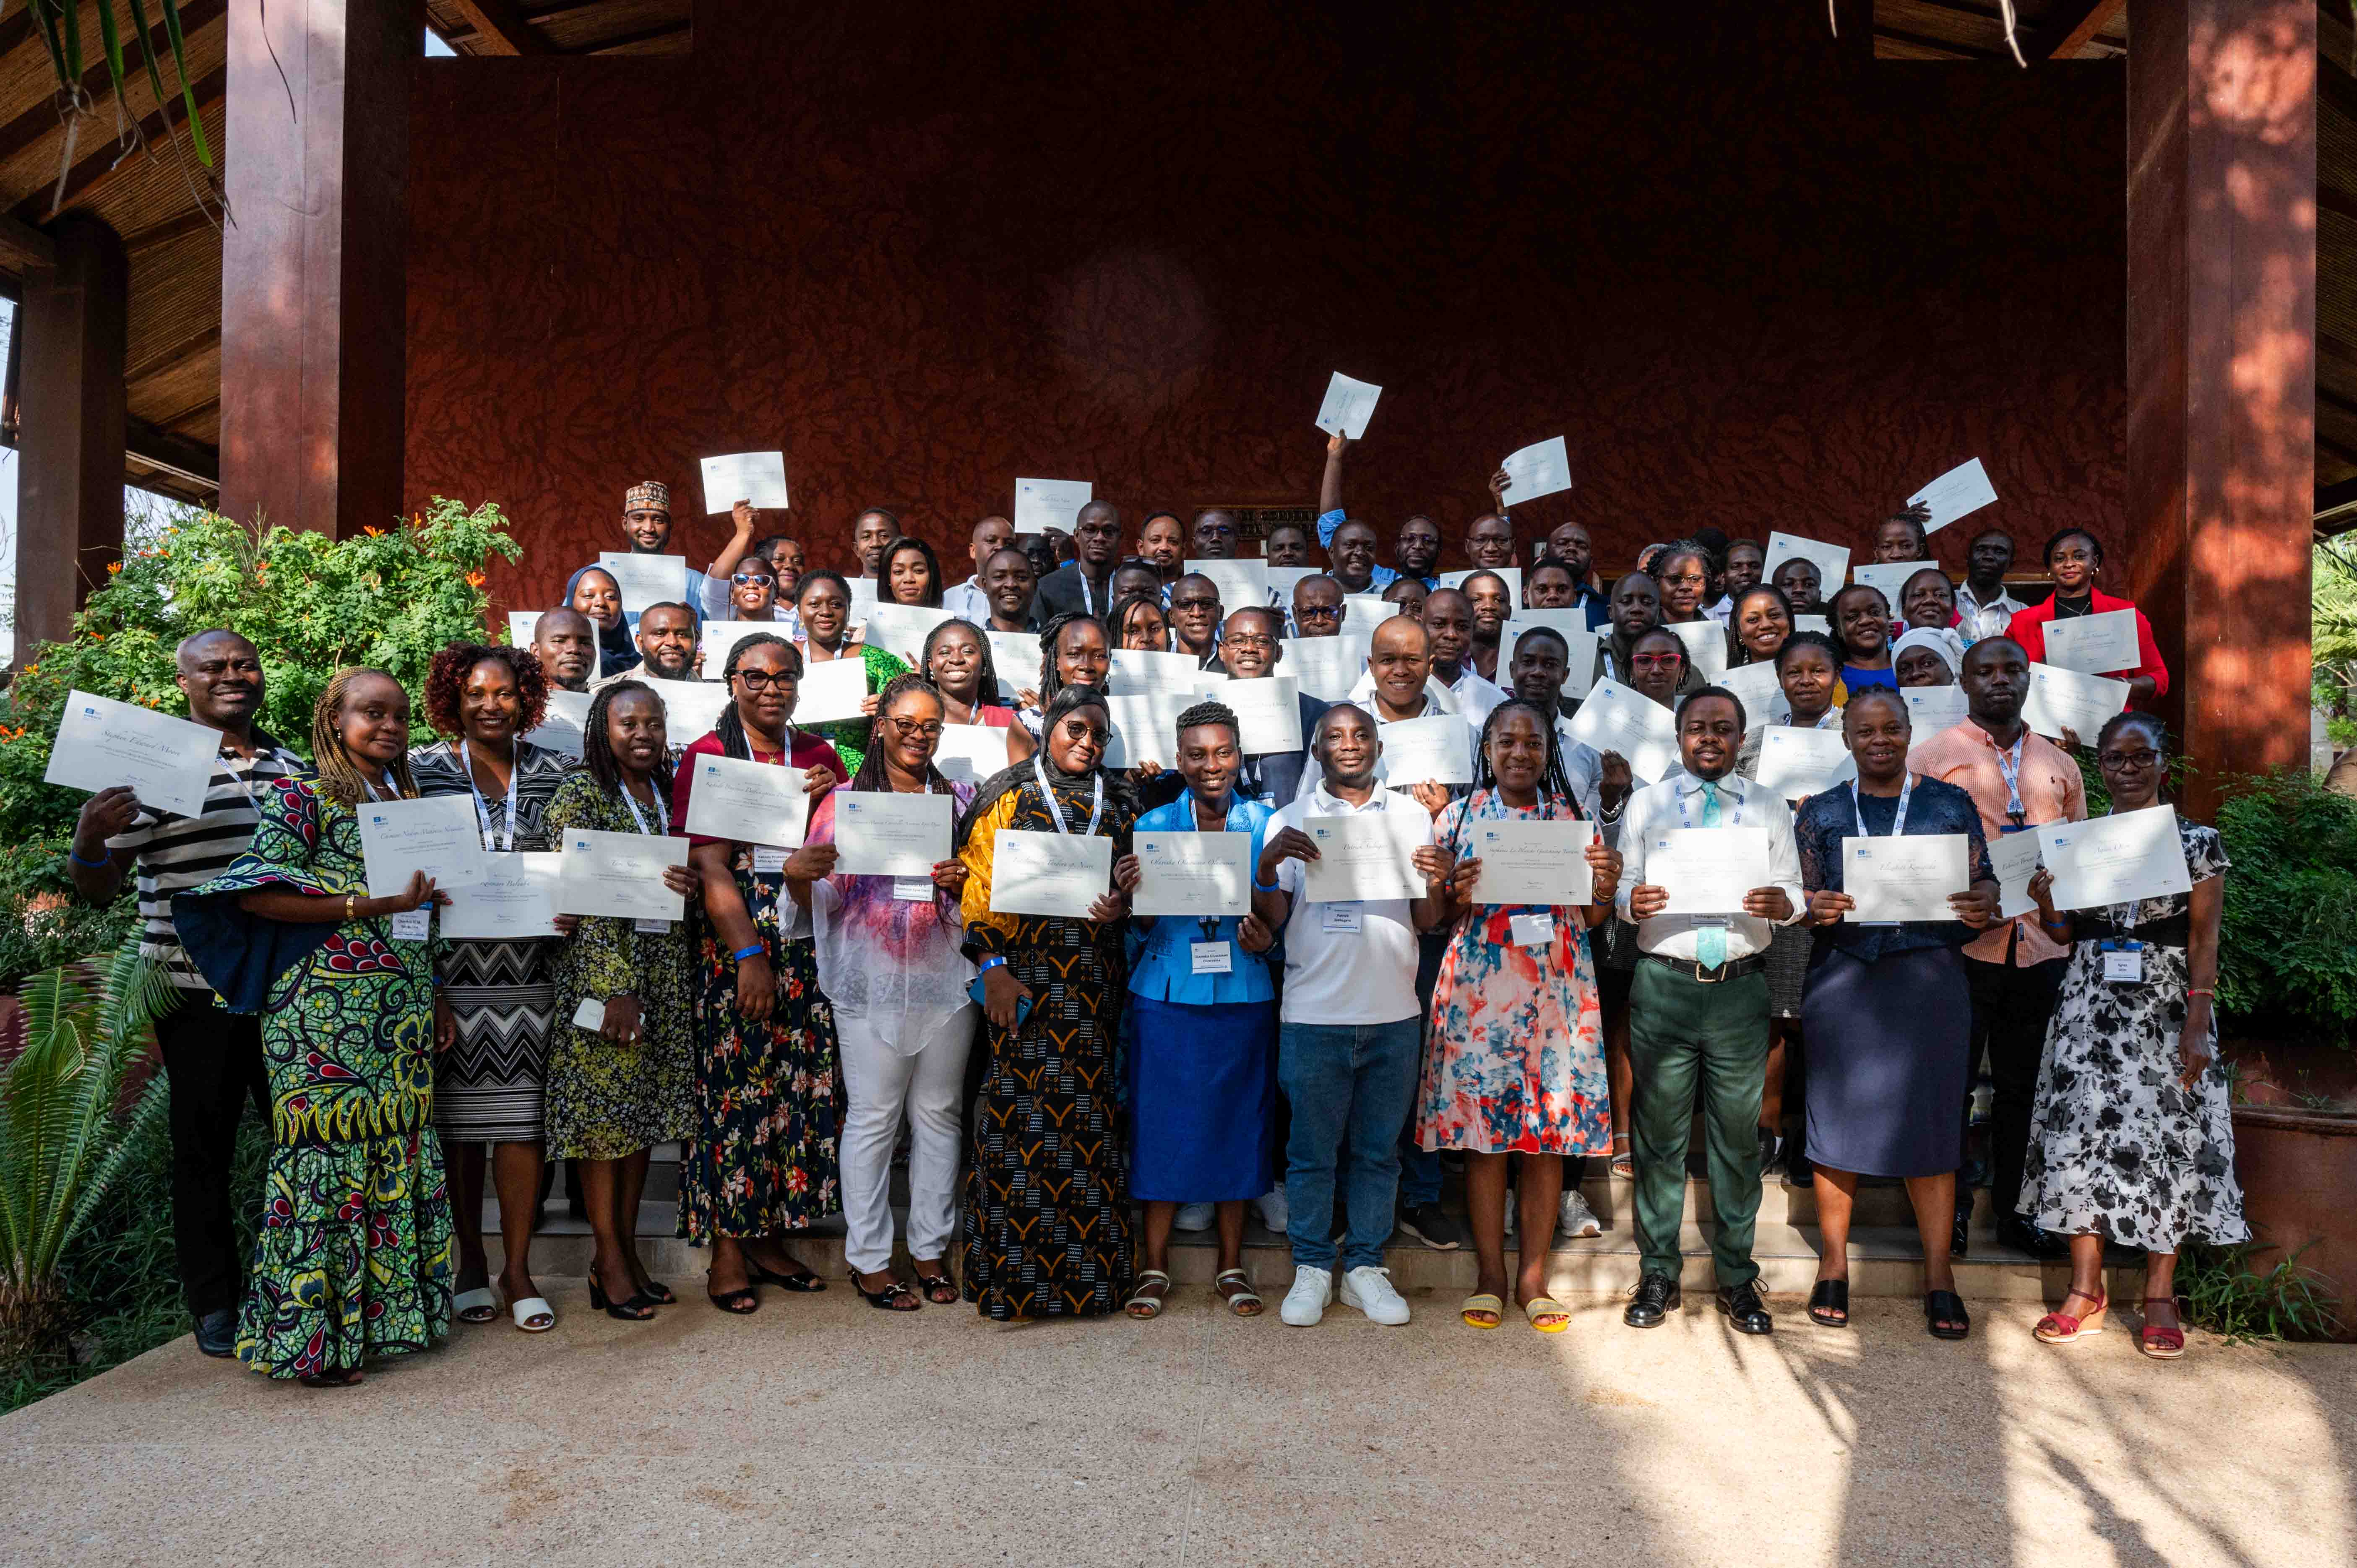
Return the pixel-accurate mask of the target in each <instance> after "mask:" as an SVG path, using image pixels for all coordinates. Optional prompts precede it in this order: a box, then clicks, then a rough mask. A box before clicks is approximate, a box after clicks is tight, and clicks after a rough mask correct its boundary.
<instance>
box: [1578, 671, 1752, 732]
mask: <svg viewBox="0 0 2357 1568" xmlns="http://www.w3.org/2000/svg"><path fill="white" fill-rule="evenodd" d="M1718 683H1719V684H1720V685H1722V686H1724V687H1726V688H1727V690H1728V691H1730V692H1732V693H1735V700H1736V701H1737V702H1738V703H1742V704H1743V727H1744V728H1745V729H1747V730H1754V729H1764V728H1766V727H1767V726H1768V725H1771V724H1772V725H1781V724H1783V723H1786V722H1787V721H1789V720H1790V719H1791V718H1792V703H1790V702H1789V701H1787V700H1786V698H1785V696H1784V687H1783V683H1782V682H1780V681H1778V680H1777V679H1776V663H1775V660H1770V659H1761V660H1754V661H1753V662H1752V663H1749V664H1738V665H1737V666H1736V667H1735V668H1734V669H1732V670H1723V671H1719V675H1718ZM1569 689H1570V688H1568V687H1566V688H1565V690H1566V691H1568V690H1569Z"/></svg>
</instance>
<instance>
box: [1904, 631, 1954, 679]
mask: <svg viewBox="0 0 2357 1568" xmlns="http://www.w3.org/2000/svg"><path fill="white" fill-rule="evenodd" d="M1963 641H1964V639H1962V638H1959V637H1958V636H1957V635H1956V634H1955V632H1954V630H1953V628H1948V627H1944V626H1943V627H1928V626H1918V627H1910V628H1908V629H1907V631H1906V632H1905V633H1903V634H1902V635H1901V636H1900V639H1899V640H1898V641H1896V642H1894V643H1892V644H1891V645H1890V668H1891V669H1892V670H1893V671H1897V670H1898V668H1899V656H1900V654H1902V653H1904V652H1906V651H1907V650H1909V649H1910V648H1928V649H1930V650H1932V652H1934V653H1936V654H1938V655H1939V656H1940V660H1941V662H1943V663H1944V664H1945V665H1947V667H1948V674H1949V677H1950V678H1951V679H1954V678H1956V677H1959V676H1961V675H1962V674H1963V673H1964V648H1963Z"/></svg>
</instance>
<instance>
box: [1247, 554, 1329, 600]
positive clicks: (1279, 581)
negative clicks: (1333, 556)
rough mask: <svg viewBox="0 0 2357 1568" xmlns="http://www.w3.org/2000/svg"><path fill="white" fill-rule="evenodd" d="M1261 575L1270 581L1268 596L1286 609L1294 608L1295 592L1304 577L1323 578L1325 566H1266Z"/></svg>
mask: <svg viewBox="0 0 2357 1568" xmlns="http://www.w3.org/2000/svg"><path fill="white" fill-rule="evenodd" d="M1261 574H1262V575H1264V576H1265V577H1266V578H1267V579H1268V596H1269V597H1270V598H1272V599H1275V601H1276V602H1277V603H1278V604H1280V605H1282V606H1284V607H1286V609H1291V608H1292V607H1293V590H1294V588H1295V587H1296V586H1297V585H1299V583H1300V582H1301V580H1302V579H1303V578H1304V577H1322V576H1324V575H1326V569H1325V568H1324V567H1323V566H1270V565H1265V564H1264V565H1263V566H1262V567H1261Z"/></svg>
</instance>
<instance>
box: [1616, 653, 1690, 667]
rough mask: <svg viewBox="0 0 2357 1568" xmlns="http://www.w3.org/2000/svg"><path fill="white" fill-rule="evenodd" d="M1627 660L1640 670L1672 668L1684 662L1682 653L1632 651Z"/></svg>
mask: <svg viewBox="0 0 2357 1568" xmlns="http://www.w3.org/2000/svg"><path fill="white" fill-rule="evenodd" d="M1629 662H1630V663H1631V664H1633V665H1635V666H1636V667H1637V668H1638V669H1640V670H1674V669H1676V668H1677V667H1678V666H1679V665H1681V664H1683V663H1684V662H1685V655H1684V654H1683V653H1632V654H1631V655H1630V656H1629Z"/></svg>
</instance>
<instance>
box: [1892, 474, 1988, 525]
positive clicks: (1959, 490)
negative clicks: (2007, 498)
mask: <svg viewBox="0 0 2357 1568" xmlns="http://www.w3.org/2000/svg"><path fill="white" fill-rule="evenodd" d="M1995 499H1996V486H1995V485H1992V484H1990V483H1989V477H1988V470H1987V469H1986V468H1984V467H1981V460H1980V459H1979V458H1978V457H1975V458H1973V459H1971V460H1970V461H1969V462H1964V463H1960V464H1958V465H1957V466H1956V467H1953V468H1951V469H1949V470H1948V471H1947V472H1946V473H1944V474H1943V475H1941V476H1940V477H1939V478H1936V479H1934V480H1932V482H1931V483H1930V484H1928V485H1925V486H1924V487H1923V488H1922V489H1920V490H1918V491H1916V492H1915V493H1914V494H1913V495H1911V496H1910V497H1909V498H1908V499H1907V504H1908V505H1909V506H1913V505H1914V504H1915V503H1916V502H1918V501H1921V502H1922V503H1923V505H1925V506H1927V507H1929V508H1931V509H1932V516H1931V520H1930V521H1927V522H1925V523H1924V524H1923V532H1926V533H1937V532H1940V530H1942V529H1943V528H1945V527H1947V526H1948V524H1950V523H1952V522H1953V521H1956V519H1958V518H1960V517H1964V516H1965V515H1966V514H1968V513H1971V512H1976V511H1978V510H1981V508H1983V507H1985V506H1986V505H1988V504H1989V502H1991V501H1993V500H1995Z"/></svg>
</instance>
